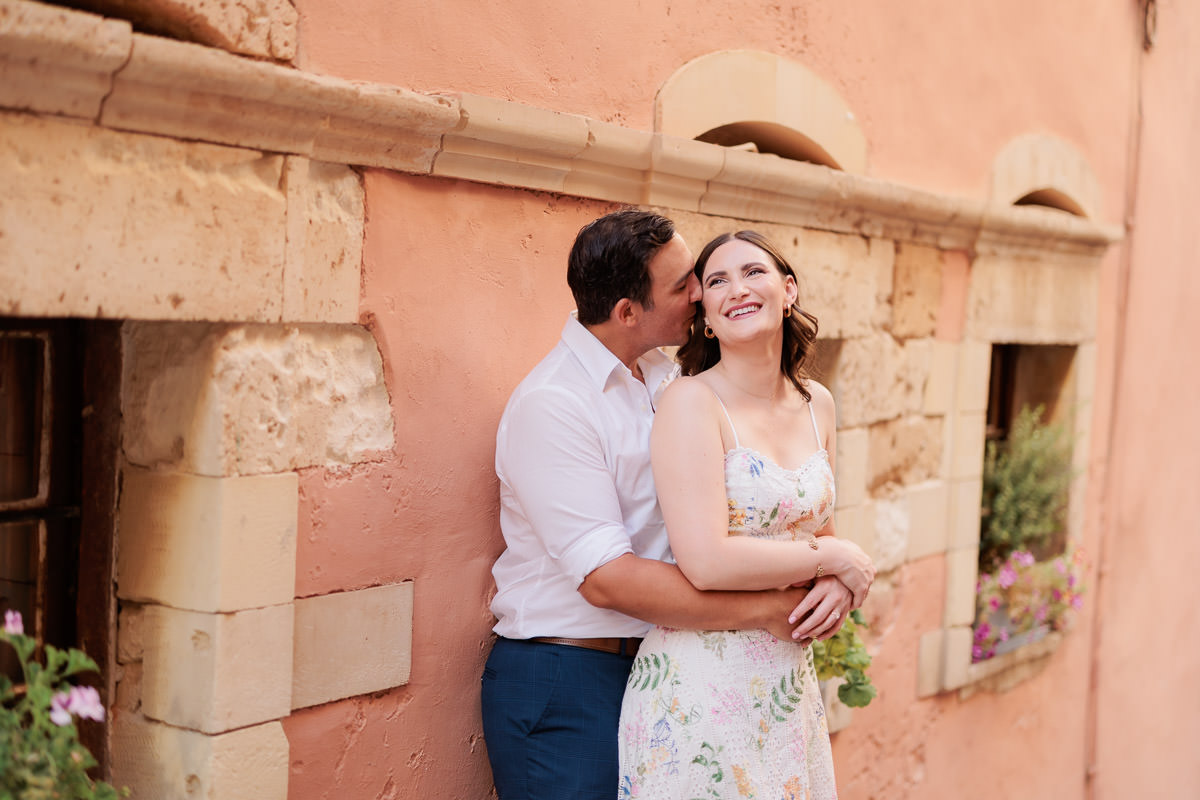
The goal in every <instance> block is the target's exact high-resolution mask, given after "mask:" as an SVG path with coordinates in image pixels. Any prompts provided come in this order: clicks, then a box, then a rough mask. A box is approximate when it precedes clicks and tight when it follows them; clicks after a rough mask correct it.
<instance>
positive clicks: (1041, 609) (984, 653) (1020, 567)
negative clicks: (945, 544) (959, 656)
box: [971, 550, 1084, 661]
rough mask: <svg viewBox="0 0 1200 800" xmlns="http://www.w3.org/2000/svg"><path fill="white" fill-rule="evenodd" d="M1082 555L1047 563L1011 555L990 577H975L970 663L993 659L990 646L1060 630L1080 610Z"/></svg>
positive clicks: (1027, 555) (1079, 552)
mask: <svg viewBox="0 0 1200 800" xmlns="http://www.w3.org/2000/svg"><path fill="white" fill-rule="evenodd" d="M1083 566H1084V555H1083V551H1082V550H1076V551H1074V552H1073V553H1065V554H1063V555H1061V556H1058V557H1057V558H1053V559H1050V560H1048V561H1035V560H1034V557H1033V554H1032V553H1030V552H1029V551H1027V550H1014V551H1013V552H1012V553H1010V554H1009V556H1008V558H1006V559H1005V560H1004V562H1003V563H1001V565H1000V567H999V569H997V570H996V571H995V572H992V573H981V574H980V576H979V582H978V584H977V585H976V587H975V597H976V606H975V641H974V645H973V647H972V650H971V658H972V660H973V661H982V660H984V659H987V658H991V657H992V656H994V655H995V654H996V646H997V645H998V644H999V643H1001V642H1007V641H1008V640H1009V639H1010V638H1012V637H1014V636H1018V635H1020V634H1022V633H1026V632H1028V631H1031V630H1033V629H1034V628H1036V627H1038V626H1039V625H1044V626H1046V627H1047V628H1048V629H1050V630H1056V631H1058V630H1063V629H1064V628H1066V627H1067V625H1068V624H1069V623H1070V621H1071V616H1072V614H1073V613H1074V612H1075V611H1078V610H1079V609H1080V608H1082V607H1083V592H1084V587H1083V583H1082V581H1081V579H1080V572H1081V571H1082V569H1083Z"/></svg>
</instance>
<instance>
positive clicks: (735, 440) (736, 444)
mask: <svg viewBox="0 0 1200 800" xmlns="http://www.w3.org/2000/svg"><path fill="white" fill-rule="evenodd" d="M709 391H712V387H709ZM713 397H715V398H717V404H718V405H719V406H721V410H722V411H724V412H725V421H726V422H728V423H729V430H731V431H733V449H734V450H736V449H738V448H739V447H741V446H742V444H741V442H740V441H739V440H738V435H737V428H735V427H733V417H731V416H729V409H727V408H726V407H725V403H723V402H722V401H721V395H719V394H717V393H716V392H713ZM813 424H814V425H815V424H816V422H814V423H813ZM817 443H818V444H820V440H819V439H818V440H817Z"/></svg>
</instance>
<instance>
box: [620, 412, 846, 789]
mask: <svg viewBox="0 0 1200 800" xmlns="http://www.w3.org/2000/svg"><path fill="white" fill-rule="evenodd" d="M809 411H810V414H811V411H812V409H811V406H810V409H809ZM726 413H727V415H728V412H726ZM730 425H731V426H732V421H731V422H730ZM813 428H814V430H815V429H816V419H815V416H814V418H813ZM734 437H735V443H736V437H737V432H736V431H734ZM817 441H818V442H820V441H821V438H820V435H819V434H818V436H817ZM725 490H726V494H727V496H728V500H729V535H730V536H760V537H768V538H773V539H785V540H801V541H803V540H806V539H808V537H809V536H811V535H812V534H814V533H816V532H817V531H818V530H820V529H821V528H823V527H824V526H825V524H826V523H827V522H828V521H829V518H830V516H831V515H832V513H833V504H834V494H833V491H834V489H833V470H832V469H831V468H830V465H829V457H828V454H827V453H826V452H825V451H824V450H820V451H818V452H816V453H814V454H813V455H812V456H811V457H810V458H809V459H808V460H807V461H805V462H804V463H803V464H801V465H800V466H799V467H798V468H796V469H785V468H783V467H780V466H779V465H777V464H775V463H774V462H772V461H770V460H769V459H767V458H765V457H764V456H762V455H761V454H759V453H758V452H756V451H754V450H751V449H749V448H746V447H741V446H735V447H734V449H732V450H730V451H729V452H728V453H726V454H725ZM619 749H620V758H621V783H620V787H619V789H618V795H617V796H618V798H621V800H626V799H630V798H637V800H668V798H670V800H693V799H694V798H714V799H721V798H730V799H732V798H758V800H800V799H801V798H803V800H818V799H819V800H824V799H825V798H835V797H836V796H837V788H836V786H835V785H834V778H833V755H832V752H831V750H830V744H829V728H828V725H827V723H826V720H825V707H824V705H823V704H822V701H821V694H820V690H819V688H818V685H817V677H816V673H815V672H814V670H813V662H812V650H811V648H807V647H805V648H801V647H800V646H799V645H797V644H794V643H792V642H781V641H779V640H778V639H776V638H775V637H774V636H772V635H771V634H769V633H767V632H766V631H683V630H675V629H671V628H664V627H661V626H660V627H655V628H654V629H652V630H651V631H650V633H649V635H648V636H647V638H646V640H645V641H644V642H643V643H642V647H641V649H640V650H639V651H638V656H637V658H636V659H635V660H634V664H633V670H632V672H631V673H630V676H629V682H628V684H627V685H626V688H625V699H624V703H623V705H622V708H621V724H620V739H619Z"/></svg>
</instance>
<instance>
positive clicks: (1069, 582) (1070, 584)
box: [1067, 573, 1075, 589]
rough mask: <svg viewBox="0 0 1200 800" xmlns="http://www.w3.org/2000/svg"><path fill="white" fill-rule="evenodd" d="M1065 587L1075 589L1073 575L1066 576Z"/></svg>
mask: <svg viewBox="0 0 1200 800" xmlns="http://www.w3.org/2000/svg"><path fill="white" fill-rule="evenodd" d="M1067 587H1068V588H1070V589H1074V588H1075V574H1074V573H1072V574H1070V575H1068V576H1067Z"/></svg>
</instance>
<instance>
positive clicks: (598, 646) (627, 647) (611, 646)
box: [529, 636, 642, 656]
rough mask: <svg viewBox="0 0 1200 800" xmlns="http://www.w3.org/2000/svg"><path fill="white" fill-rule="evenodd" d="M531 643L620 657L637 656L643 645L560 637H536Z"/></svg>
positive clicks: (628, 640)
mask: <svg viewBox="0 0 1200 800" xmlns="http://www.w3.org/2000/svg"><path fill="white" fill-rule="evenodd" d="M529 641H531V642H542V643H544V644H565V645H567V646H568V647H584V648H587V649H588V650H599V651H601V652H603V653H615V654H616V655H619V656H636V655H637V651H638V648H639V647H640V646H641V644H642V640H641V639H635V638H632V637H630V638H616V637H613V638H608V639H562V638H560V637H558V636H534V637H533V638H532V639H530V640H529Z"/></svg>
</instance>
